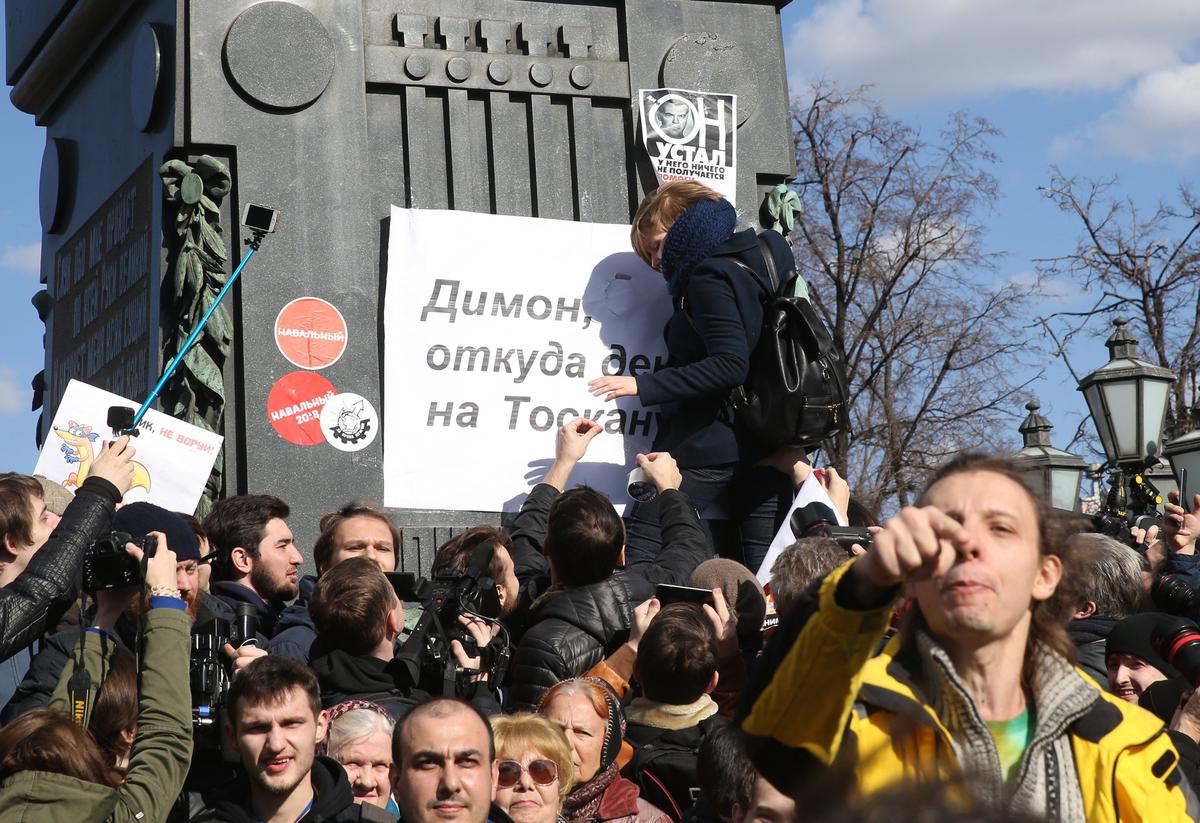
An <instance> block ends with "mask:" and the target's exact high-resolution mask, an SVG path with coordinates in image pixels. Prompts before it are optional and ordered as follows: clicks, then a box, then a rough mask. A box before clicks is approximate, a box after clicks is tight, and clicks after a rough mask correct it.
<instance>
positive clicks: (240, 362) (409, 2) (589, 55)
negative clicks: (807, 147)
mask: <svg viewBox="0 0 1200 823" xmlns="http://www.w3.org/2000/svg"><path fill="white" fill-rule="evenodd" d="M781 5H784V3H777V2H723V3H718V2H701V1H700V0H609V2H599V1H598V2H592V3H586V2H584V3H581V2H569V3H568V2H564V3H554V2H530V1H527V0H365V2H357V0H356V2H319V1H318V0H307V2H305V1H303V0H298V1H297V2H279V1H278V0H267V2H250V0H202V1H201V0H144V1H143V2H139V1H138V0H109V2H104V3H100V2H93V0H77V1H76V0H9V2H8V3H7V4H6V6H5V14H6V18H7V26H6V35H7V38H8V52H7V57H8V63H7V66H6V70H7V80H8V83H9V84H10V85H11V86H12V87H13V90H12V99H13V102H14V103H15V104H16V105H17V106H18V107H19V108H21V109H22V110H24V111H27V112H30V113H32V114H34V115H35V116H36V118H37V123H38V124H39V125H40V126H44V127H45V128H46V135H47V140H46V152H45V156H44V159H43V170H42V186H41V215H42V223H43V228H44V234H43V242H42V254H43V267H42V277H43V281H44V282H45V284H46V289H47V292H48V298H49V299H47V300H44V301H43V302H44V303H45V304H46V306H47V307H48V313H47V316H46V325H47V334H46V338H45V339H46V372H45V381H44V385H45V389H44V392H43V394H42V400H43V402H44V404H45V408H47V409H51V410H52V409H53V408H55V406H56V404H57V402H58V397H59V396H60V394H61V391H62V389H63V387H65V385H66V382H67V380H68V379H70V378H71V377H77V378H80V379H83V380H85V381H88V382H91V383H95V384H97V385H99V386H101V387H103V388H108V389H111V390H113V391H118V392H121V393H123V394H125V395H126V396H129V397H132V398H135V399H140V398H142V397H144V396H145V394H146V392H147V391H148V389H149V388H150V386H152V385H153V382H154V380H155V378H156V376H157V374H158V371H159V369H160V367H161V362H160V359H161V348H162V345H163V341H162V337H163V335H162V332H161V327H163V326H166V327H170V315H171V312H172V311H173V310H174V309H175V307H172V306H171V305H170V301H169V300H167V301H164V300H163V298H162V294H163V289H164V288H165V287H164V286H163V280H164V277H166V275H167V273H168V271H169V270H170V260H169V258H168V248H169V247H170V246H171V243H169V242H167V241H169V240H170V239H171V232H172V228H173V219H174V218H173V215H172V214H170V213H169V212H168V211H167V210H166V209H165V206H164V202H163V196H162V189H161V184H160V182H159V179H158V174H157V170H158V168H159V166H160V165H161V164H162V163H163V162H164V161H165V160H168V159H175V158H178V159H183V160H185V161H191V160H193V159H194V158H196V157H198V156H200V155H203V154H208V155H211V156H213V157H215V158H218V159H220V160H221V161H222V162H224V163H225V165H226V166H227V167H228V169H229V171H230V172H231V173H232V178H233V189H232V191H231V192H230V193H229V195H228V196H227V197H226V198H225V199H224V201H223V203H222V205H221V225H222V227H223V230H224V236H225V239H226V241H227V243H228V266H229V267H232V265H234V264H235V263H236V261H237V260H238V259H239V258H240V257H241V255H242V254H243V252H244V251H245V245H244V241H245V234H246V233H245V232H244V231H243V230H242V229H241V228H240V227H239V226H237V220H236V218H237V216H238V215H240V214H241V211H242V209H243V208H244V206H245V205H246V204H247V203H251V202H254V203H263V204H266V205H269V206H272V207H275V208H277V209H279V211H280V221H279V231H278V233H277V234H276V235H274V236H272V237H271V238H270V239H268V240H267V241H266V243H264V245H263V247H262V250H261V251H260V252H259V253H258V254H257V255H256V256H255V258H254V259H253V261H252V263H251V265H250V266H249V267H248V268H247V270H246V272H245V274H244V276H243V280H242V282H241V284H240V285H239V286H238V287H236V288H235V289H234V292H233V302H232V306H231V309H232V314H233V320H234V327H235V334H234V338H233V348H232V352H231V354H230V357H229V358H228V360H227V361H226V363H225V367H224V374H225V392H226V406H225V414H224V419H223V429H224V431H223V434H224V435H225V437H226V450H225V466H226V471H225V485H226V492H227V493H229V494H233V493H240V492H246V491H263V492H272V493H275V494H278V495H279V496H281V497H283V498H284V499H286V500H287V501H288V502H289V503H290V504H291V505H292V507H293V517H292V521H291V523H292V527H293V529H294V531H295V532H296V536H297V541H298V543H299V544H300V545H301V546H302V547H305V548H306V549H307V547H309V546H311V545H312V541H313V539H314V538H315V536H316V522H317V519H318V518H319V516H320V515H321V514H322V513H324V512H326V511H329V510H331V509H333V508H335V507H336V506H338V505H340V504H341V503H343V502H345V501H346V500H348V499H351V498H368V499H379V498H380V497H381V495H382V491H383V488H382V486H383V480H382V460H383V454H382V444H383V439H382V438H381V437H380V438H377V439H376V440H375V441H374V442H373V444H372V445H371V446H370V447H368V448H366V449H364V450H362V451H358V452H351V453H346V452H340V451H336V450H334V449H332V448H329V447H327V446H325V445H324V444H321V445H317V446H302V445H296V444H294V443H292V442H289V441H288V440H285V439H284V438H282V437H281V436H280V435H279V434H277V433H276V430H275V428H274V427H273V426H272V424H271V421H270V419H269V414H268V398H269V395H270V393H271V389H272V387H273V386H275V385H276V383H277V382H278V381H279V380H280V379H281V378H283V377H284V376H285V375H287V374H289V373H291V372H295V371H299V370H302V369H299V368H298V367H297V365H296V364H294V363H293V362H289V360H288V359H287V358H286V357H285V356H284V355H283V353H282V352H281V350H280V348H279V347H278V346H277V344H276V335H275V324H276V319H277V317H278V316H279V314H280V311H281V310H282V309H283V308H284V307H285V306H286V305H287V304H289V303H290V302H292V301H294V300H296V299H297V298H301V297H310V296H311V297H318V298H321V299H322V300H325V301H328V303H330V304H332V305H333V306H334V307H335V308H336V309H337V310H338V312H340V314H341V316H342V318H343V319H344V322H345V327H346V345H345V350H344V352H342V353H341V355H340V357H338V358H337V360H336V362H333V363H332V364H330V365H327V366H325V367H324V368H321V369H320V370H319V372H318V373H319V374H320V375H321V376H322V377H323V378H325V379H327V380H328V381H329V382H330V383H331V384H332V385H333V386H334V387H336V389H337V390H338V391H349V392H356V393H358V394H361V395H363V396H364V397H367V398H368V399H370V400H371V401H372V402H373V403H374V404H375V405H376V407H377V408H378V407H379V406H380V403H381V398H382V385H381V382H382V368H381V351H382V334H383V318H382V317H381V310H380V307H381V306H382V305H383V300H382V294H383V290H384V288H385V286H387V287H390V288H403V284H402V283H393V284H385V283H384V277H383V274H382V273H383V272H384V271H385V269H386V264H387V261H386V259H385V256H386V244H385V242H384V241H385V238H386V233H387V216H388V209H389V206H390V205H391V204H393V203H394V204H396V205H400V206H406V207H410V208H438V209H447V208H449V209H464V210H470V211H481V212H490V213H496V214H514V215H527V216H534V217H544V218H557V219H567V220H581V221H598V222H625V221H628V220H629V219H630V217H631V215H632V213H633V210H634V209H635V208H636V206H637V203H638V202H639V200H640V199H641V197H642V196H643V194H644V193H645V191H646V190H647V189H648V188H651V187H653V185H654V176H653V172H652V170H651V169H650V166H649V162H648V160H647V159H646V158H645V155H644V152H642V151H641V149H640V146H639V144H638V140H637V135H638V126H637V122H636V118H637V112H636V108H637V105H636V103H637V101H636V97H637V90H638V89H639V88H656V87H660V86H675V87H683V88H696V89H701V90H710V91H719V92H735V93H737V94H738V95H739V98H738V105H739V108H738V114H739V118H738V119H739V121H740V123H739V126H738V138H737V140H738V175H739V176H738V183H737V190H738V202H739V204H740V205H741V207H742V210H743V212H744V213H745V216H747V217H749V218H750V219H751V220H752V219H753V218H754V216H755V215H756V209H757V205H758V203H759V202H760V200H761V198H762V194H763V193H764V192H765V191H766V190H767V189H768V188H769V187H772V186H774V185H775V184H777V183H779V182H781V181H783V180H784V179H785V178H786V177H787V176H788V175H789V174H790V173H791V172H792V169H793V157H792V140H791V133H790V128H789V116H788V106H787V103H788V97H787V88H786V79H785V77H786V74H785V70H784V57H783V43H782V39H781V32H780V22H779V16H778V8H777V6H781ZM448 253H451V254H452V253H453V252H452V250H448ZM168 293H170V292H169V290H168ZM49 417H50V415H49V414H46V415H45V417H44V421H43V429H44V426H45V425H46V424H48V422H49ZM43 433H44V431H43ZM547 448H549V442H548V443H547ZM389 459H403V455H389ZM395 516H396V520H397V524H398V525H400V526H402V527H403V528H404V535H405V546H404V552H403V559H404V565H405V567H409V568H425V567H427V565H428V562H429V559H430V556H431V553H432V549H433V548H434V547H435V545H436V544H437V543H438V542H440V540H441V539H443V538H444V537H445V536H448V534H449V530H451V529H453V528H457V527H461V526H464V525H467V524H470V523H473V522H478V521H480V520H484V519H492V520H496V519H498V515H495V514H487V513H462V512H459V513H442V512H416V511H400V512H395Z"/></svg>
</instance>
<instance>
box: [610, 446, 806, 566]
mask: <svg viewBox="0 0 1200 823" xmlns="http://www.w3.org/2000/svg"><path fill="white" fill-rule="evenodd" d="M680 472H681V473H682V474H683V484H682V485H681V486H680V491H682V492H683V493H684V494H686V495H687V496H688V498H689V499H690V500H691V501H692V505H693V506H694V507H695V508H696V511H698V512H700V513H701V514H703V512H704V510H705V509H707V508H708V507H709V506H710V505H711V504H712V503H713V502H714V501H716V500H717V499H718V498H720V497H722V496H725V497H726V498H727V501H728V506H729V514H730V519H731V520H732V521H733V522H734V524H735V525H736V526H737V530H738V534H739V537H740V545H737V546H718V547H717V549H718V552H717V553H718V554H719V555H721V556H722V557H728V558H731V559H733V560H737V561H739V562H741V563H743V564H745V565H746V567H747V568H749V569H750V571H752V572H756V571H757V570H758V566H759V564H761V563H762V561H763V558H764V557H766V556H767V549H769V548H770V547H771V541H772V540H774V539H775V533H776V532H777V531H778V530H779V526H780V525H781V524H782V523H783V518H784V516H785V515H786V514H787V511H788V508H789V507H790V506H791V504H792V496H793V489H792V479H791V478H790V477H788V476H787V475H785V474H783V473H782V472H779V471H776V470H775V469H772V468H768V467H765V466H744V467H743V466H739V465H738V464H737V463H726V464H722V465H718V466H698V467H696V468H690V469H680ZM625 518H626V521H627V524H626V526H627V527H626V533H625V564H626V565H627V566H632V565H633V564H634V563H651V562H653V561H654V560H655V559H656V558H657V557H658V553H659V552H660V551H662V534H661V532H660V531H659V526H658V500H657V498H656V499H654V500H651V501H649V502H647V503H634V504H633V505H632V506H631V507H630V508H629V510H628V511H627V512H626V514H625ZM700 522H701V523H702V524H703V525H704V526H705V529H706V530H707V529H708V524H707V522H706V521H704V520H701V521H700ZM711 537H712V533H711V531H710V532H709V538H710V539H711Z"/></svg>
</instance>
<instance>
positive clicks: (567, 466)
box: [508, 418, 712, 708]
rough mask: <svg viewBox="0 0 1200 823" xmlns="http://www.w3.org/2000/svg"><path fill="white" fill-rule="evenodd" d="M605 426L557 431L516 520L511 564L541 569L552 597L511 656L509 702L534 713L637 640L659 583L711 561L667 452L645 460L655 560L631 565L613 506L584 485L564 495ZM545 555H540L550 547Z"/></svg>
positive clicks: (584, 424) (540, 605)
mask: <svg viewBox="0 0 1200 823" xmlns="http://www.w3.org/2000/svg"><path fill="white" fill-rule="evenodd" d="M600 431H601V426H600V424H599V423H597V422H596V421H594V420H589V419H588V418H577V419H575V420H572V421H570V422H569V423H567V424H566V425H564V426H563V427H562V428H561V429H559V431H558V434H557V436H556V438H555V455H554V463H553V464H552V465H551V467H550V471H549V472H547V474H546V476H545V478H544V479H543V480H542V482H541V483H540V484H538V485H537V486H536V487H535V488H534V489H533V491H531V492H530V494H529V497H528V498H527V499H526V501H525V504H524V505H523V506H522V507H521V511H520V513H519V514H518V515H517V518H516V520H515V521H514V522H513V527H512V545H513V560H514V562H515V563H516V567H517V569H518V574H520V570H522V569H539V570H540V574H541V575H542V578H543V579H542V582H541V583H540V584H539V585H542V586H544V585H545V584H546V583H547V582H548V583H549V584H551V586H552V588H550V589H549V590H548V591H546V593H545V594H544V595H543V596H542V597H540V598H539V599H538V600H537V601H536V602H535V603H534V604H533V605H532V607H531V608H530V612H529V621H528V628H527V629H526V631H525V633H524V635H523V636H522V637H521V640H520V643H519V644H518V646H517V649H516V652H515V654H514V656H513V666H512V677H511V682H512V684H513V687H512V693H511V698H510V699H509V701H508V702H509V703H511V704H512V705H513V706H515V707H525V708H532V707H534V706H536V705H537V704H538V703H539V701H540V700H541V697H542V695H543V694H544V693H545V692H546V691H547V690H548V689H549V688H550V687H551V686H553V685H554V684H555V683H558V682H559V681H561V680H565V679H567V678H571V677H578V676H580V675H583V674H584V673H586V672H587V671H588V670H589V669H591V668H592V666H594V665H596V664H597V663H599V662H600V661H601V660H603V659H604V658H605V657H607V656H608V655H610V654H612V653H613V652H615V651H616V650H617V649H618V647H620V646H621V644H622V643H624V642H625V640H626V638H627V637H628V636H629V630H630V627H631V619H632V613H633V608H634V606H635V605H636V604H638V603H642V602H644V601H646V600H649V599H650V598H651V597H653V595H654V591H655V586H656V585H657V584H659V583H668V584H674V585H682V584H684V583H686V582H687V580H688V578H689V577H690V576H691V574H692V572H693V571H695V569H696V567H697V566H699V565H700V564H701V563H702V562H704V561H705V560H707V559H709V558H710V557H711V556H712V547H711V545H710V544H709V539H708V536H707V534H706V533H705V531H704V528H703V527H702V526H701V525H700V519H699V518H698V517H697V516H696V511H695V509H694V508H693V507H692V504H691V501H690V500H689V499H688V497H687V495H685V494H683V493H682V492H681V491H679V485H680V483H681V482H682V475H681V474H680V472H679V468H678V466H676V465H675V461H674V459H672V457H671V455H669V454H667V453H665V452H655V453H652V454H639V455H638V456H637V463H638V465H639V466H640V467H641V468H642V469H643V470H644V471H645V473H646V476H647V479H648V480H649V482H651V483H652V484H653V485H654V487H655V488H656V489H657V491H658V497H659V504H658V506H656V508H655V510H656V511H657V513H658V517H659V521H660V526H661V532H662V537H663V550H662V551H661V552H660V553H659V554H658V556H657V558H656V560H655V562H653V563H638V564H636V565H633V566H629V567H624V553H625V527H624V525H623V524H622V522H621V518H620V516H619V515H618V514H617V512H616V510H615V509H614V508H613V505H612V502H611V501H610V500H609V499H608V498H607V497H606V496H604V495H603V494H600V493H599V492H596V491H594V490H592V489H589V488H587V487H586V486H583V487H580V488H575V489H571V490H570V491H564V489H566V487H567V481H568V480H569V479H570V476H571V471H572V470H573V469H574V468H575V465H576V464H577V463H578V462H579V461H580V460H582V459H583V456H584V455H585V454H586V452H587V447H588V443H590V442H591V441H592V439H593V438H595V437H596V436H597V435H598V434H600ZM543 546H544V547H545V554H544V555H543V554H542V547H543Z"/></svg>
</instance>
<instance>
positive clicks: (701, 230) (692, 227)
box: [662, 200, 737, 297]
mask: <svg viewBox="0 0 1200 823" xmlns="http://www.w3.org/2000/svg"><path fill="white" fill-rule="evenodd" d="M736 227H737V211H736V210H735V209H734V208H733V206H732V205H730V203H729V201H728V200H701V201H700V202H699V203H696V204H695V205H694V206H692V207H691V208H689V209H687V210H686V211H684V213H683V214H681V215H679V219H678V220H676V221H675V223H674V224H673V225H672V226H671V228H670V229H668V230H667V238H666V240H665V241H664V242H663V253H662V273H663V277H665V278H667V288H668V289H669V290H670V292H671V296H672V297H679V296H680V295H682V294H683V292H684V290H685V289H686V288H687V281H688V277H689V276H690V275H691V273H692V270H693V269H694V268H696V266H698V265H700V263H701V261H703V260H704V259H705V258H706V257H708V256H710V255H711V254H712V253H713V251H715V250H716V248H717V246H719V245H721V244H722V243H723V242H725V239H726V238H727V237H729V235H731V234H733V230H734V228H736Z"/></svg>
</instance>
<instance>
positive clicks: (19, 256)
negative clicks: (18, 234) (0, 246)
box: [0, 243, 42, 274]
mask: <svg viewBox="0 0 1200 823" xmlns="http://www.w3.org/2000/svg"><path fill="white" fill-rule="evenodd" d="M0 269H12V270H13V271H19V272H24V273H25V274H38V273H39V272H40V271H41V270H42V244H41V243H30V244H29V245H28V246H5V247H4V253H3V254H0Z"/></svg>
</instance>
